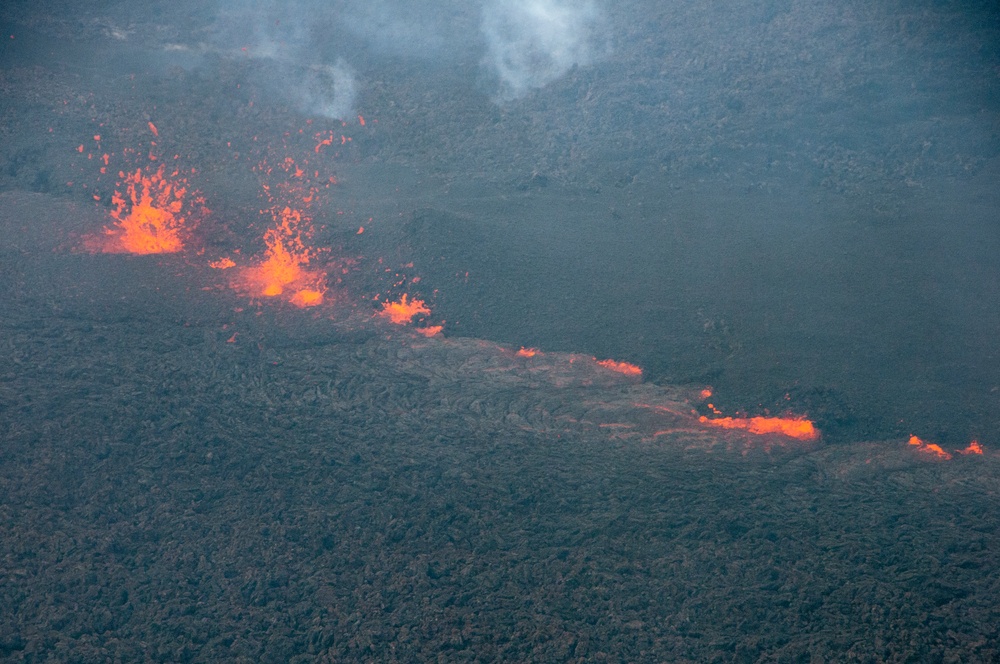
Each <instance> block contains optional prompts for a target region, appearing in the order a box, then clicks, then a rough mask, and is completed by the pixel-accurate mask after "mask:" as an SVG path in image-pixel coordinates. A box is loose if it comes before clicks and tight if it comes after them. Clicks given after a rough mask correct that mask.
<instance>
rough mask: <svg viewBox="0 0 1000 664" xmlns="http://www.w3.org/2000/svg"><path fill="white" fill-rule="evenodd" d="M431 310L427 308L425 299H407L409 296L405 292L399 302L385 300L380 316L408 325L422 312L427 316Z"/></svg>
mask: <svg viewBox="0 0 1000 664" xmlns="http://www.w3.org/2000/svg"><path fill="white" fill-rule="evenodd" d="M430 312H431V310H430V309H428V308H427V305H426V304H425V303H424V301H423V300H409V301H407V296H406V294H405V293H404V294H403V297H402V298H401V299H400V300H399V302H383V303H382V311H380V312H379V316H382V317H383V318H388V319H389V320H390V321H392V322H393V323H395V324H396V325H406V324H407V323H410V322H412V321H413V319H414V318H415V317H416V316H419V315H421V314H422V315H425V316H426V315H428V314H430Z"/></svg>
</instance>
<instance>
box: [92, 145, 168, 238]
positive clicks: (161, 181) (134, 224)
mask: <svg viewBox="0 0 1000 664" xmlns="http://www.w3.org/2000/svg"><path fill="white" fill-rule="evenodd" d="M121 176H122V177H123V178H124V184H125V194H124V195H123V194H122V193H121V192H119V191H115V193H114V196H113V197H112V199H111V201H112V203H113V204H114V206H115V207H114V209H113V210H112V211H111V216H112V217H113V218H114V219H115V223H114V225H113V226H111V227H110V228H106V229H105V230H104V232H105V235H106V237H105V238H104V241H103V242H99V243H98V244H99V245H100V246H99V247H97V250H98V251H103V252H105V253H132V254H169V253H174V252H178V251H181V250H182V249H183V248H184V241H183V239H182V234H183V233H184V232H185V230H186V229H185V224H186V223H187V220H186V219H185V217H184V216H182V211H183V209H184V204H185V203H184V199H185V196H186V195H187V182H186V181H185V180H184V179H181V178H177V173H176V172H175V173H172V174H171V175H170V176H169V178H168V177H166V176H164V167H163V166H162V165H161V166H160V167H159V168H158V169H157V170H156V172H154V173H151V174H149V175H145V174H143V172H142V169H141V168H137V169H135V172H134V173H129V174H128V175H126V174H124V173H121Z"/></svg>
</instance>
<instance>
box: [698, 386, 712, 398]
mask: <svg viewBox="0 0 1000 664" xmlns="http://www.w3.org/2000/svg"><path fill="white" fill-rule="evenodd" d="M698 398H699V399H711V398H712V388H711V387H706V388H705V389H703V390H702V391H701V392H699V393H698Z"/></svg>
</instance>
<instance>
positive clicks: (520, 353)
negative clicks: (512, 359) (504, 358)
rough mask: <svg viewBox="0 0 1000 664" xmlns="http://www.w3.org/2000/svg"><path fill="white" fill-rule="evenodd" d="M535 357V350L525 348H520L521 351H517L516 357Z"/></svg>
mask: <svg viewBox="0 0 1000 664" xmlns="http://www.w3.org/2000/svg"><path fill="white" fill-rule="evenodd" d="M535 355H538V349H537V348H525V347H524V346H521V350H519V351H517V356H518V357H534V356H535Z"/></svg>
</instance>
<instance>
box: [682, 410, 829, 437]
mask: <svg viewBox="0 0 1000 664" xmlns="http://www.w3.org/2000/svg"><path fill="white" fill-rule="evenodd" d="M698 421H699V422H702V423H703V424H709V425H711V426H716V427H722V428H724V429H746V430H747V431H749V432H750V433H756V434H767V433H780V434H782V435H784V436H788V437H789V438H796V439H798V440H816V439H817V438H818V437H819V431H817V430H816V427H815V426H814V425H813V423H812V421H810V420H807V419H805V418H797V417H719V418H715V419H709V418H707V417H705V416H704V415H702V416H701V417H699V418H698Z"/></svg>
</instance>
